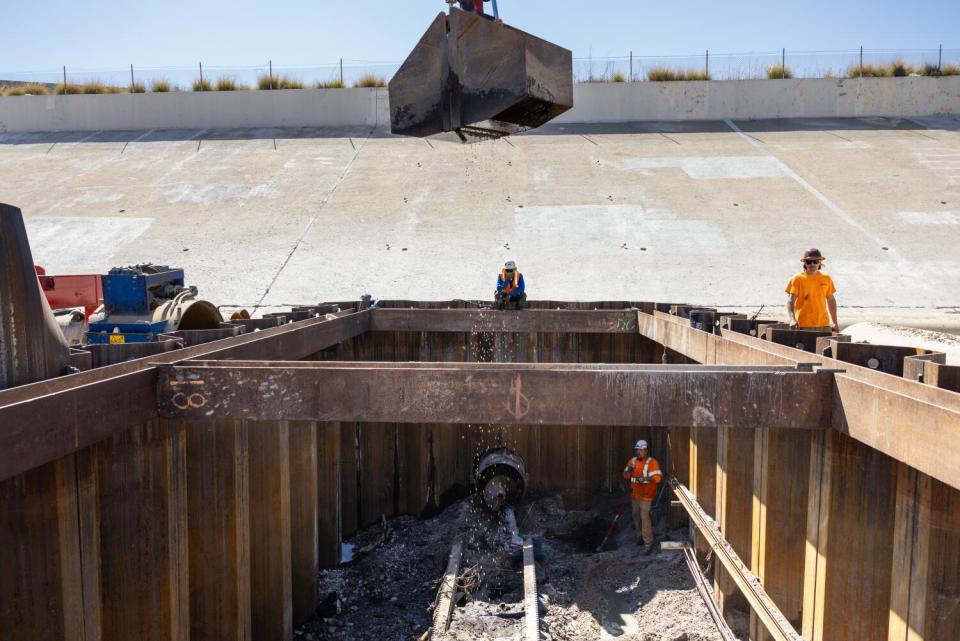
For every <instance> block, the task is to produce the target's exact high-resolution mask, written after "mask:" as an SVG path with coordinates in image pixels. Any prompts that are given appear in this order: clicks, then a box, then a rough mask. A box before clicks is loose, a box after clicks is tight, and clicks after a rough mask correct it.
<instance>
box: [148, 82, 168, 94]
mask: <svg viewBox="0 0 960 641" xmlns="http://www.w3.org/2000/svg"><path fill="white" fill-rule="evenodd" d="M172 90H173V88H172V87H171V86H170V81H169V80H167V79H165V78H157V79H156V80H153V81H151V82H150V91H152V92H153V93H167V92H169V91H172Z"/></svg>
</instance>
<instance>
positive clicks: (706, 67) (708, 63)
mask: <svg viewBox="0 0 960 641" xmlns="http://www.w3.org/2000/svg"><path fill="white" fill-rule="evenodd" d="M706 60H707V62H706V66H705V67H704V73H705V74H706V76H707V77H706V78H705V80H710V50H709V49H707V53H706Z"/></svg>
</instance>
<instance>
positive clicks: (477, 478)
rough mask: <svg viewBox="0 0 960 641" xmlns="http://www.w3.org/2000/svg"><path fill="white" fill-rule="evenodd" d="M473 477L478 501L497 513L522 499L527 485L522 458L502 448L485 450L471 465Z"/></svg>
mask: <svg viewBox="0 0 960 641" xmlns="http://www.w3.org/2000/svg"><path fill="white" fill-rule="evenodd" d="M473 480H474V483H475V484H476V486H477V495H478V497H479V499H480V502H481V504H482V505H483V506H484V507H486V508H487V509H488V510H490V511H491V512H499V511H500V510H502V509H503V508H504V507H506V506H508V505H513V504H515V503H517V502H518V501H519V500H520V499H521V498H523V493H524V491H525V490H526V487H527V470H526V467H525V465H524V463H523V457H521V456H520V455H519V454H517V453H516V452H514V451H513V450H510V449H507V448H505V447H500V448H497V449H493V450H490V451H488V452H485V453H483V454H481V455H480V457H479V458H478V459H477V462H476V464H475V465H474V468H473Z"/></svg>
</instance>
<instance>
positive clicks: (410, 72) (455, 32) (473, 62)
mask: <svg viewBox="0 0 960 641" xmlns="http://www.w3.org/2000/svg"><path fill="white" fill-rule="evenodd" d="M389 93H390V129H391V131H392V132H393V133H395V134H401V135H405V136H419V137H425V136H432V135H435V134H441V133H445V132H455V133H456V135H457V137H458V138H459V139H460V140H462V141H464V142H471V141H474V140H483V139H489V138H499V137H501V136H506V135H509V134H512V133H518V132H521V131H524V130H527V129H533V128H535V127H539V126H540V125H543V124H544V123H546V122H548V121H550V120H552V119H553V118H556V117H557V116H559V115H560V114H562V113H563V112H565V111H567V110H568V109H570V108H571V107H572V106H573V56H572V54H571V53H570V51H569V50H568V49H564V48H563V47H558V46H557V45H555V44H553V43H550V42H547V41H546V40H542V39H540V38H537V37H536V36H532V35H530V34H528V33H524V32H523V31H520V30H519V29H514V28H513V27H509V26H507V25H504V24H498V23H496V22H494V21H493V20H490V19H488V18H485V17H481V16H479V15H477V14H475V13H468V12H466V11H461V10H460V9H451V10H450V14H449V15H446V14H443V13H441V14H439V15H438V16H437V17H436V18H435V19H434V21H433V22H432V23H431V25H430V27H429V28H428V29H427V31H426V33H424V35H423V37H422V38H421V39H420V42H419V43H418V44H417V46H416V47H415V48H414V50H413V51H412V52H411V53H410V56H409V57H407V59H406V60H405V61H404V63H403V65H402V66H401V67H400V69H399V71H397V73H396V75H394V77H393V78H392V79H391V80H390V85H389Z"/></svg>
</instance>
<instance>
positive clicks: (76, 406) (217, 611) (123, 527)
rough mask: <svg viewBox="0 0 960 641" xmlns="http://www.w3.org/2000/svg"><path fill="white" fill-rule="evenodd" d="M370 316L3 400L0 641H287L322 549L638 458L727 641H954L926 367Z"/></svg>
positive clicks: (619, 305)
mask: <svg viewBox="0 0 960 641" xmlns="http://www.w3.org/2000/svg"><path fill="white" fill-rule="evenodd" d="M381 307H382V308H381V309H362V310H361V309H359V308H358V306H357V305H356V304H354V303H328V304H323V305H320V306H317V307H315V308H302V309H298V310H296V311H291V312H290V313H289V315H288V316H287V317H286V318H283V319H281V320H277V319H273V320H267V321H248V325H244V324H242V323H241V324H239V325H238V326H239V329H237V330H230V331H231V333H235V334H236V335H232V336H228V337H226V338H221V339H219V340H213V341H212V342H206V343H201V344H195V345H190V346H187V347H183V348H180V349H174V350H172V351H165V352H162V353H158V354H154V355H150V356H147V357H145V358H139V359H137V360H132V361H125V362H120V363H116V364H113V365H106V366H103V367H98V368H93V369H89V370H88V371H82V372H79V373H76V374H72V375H69V376H62V377H57V378H51V379H48V380H43V381H38V382H35V383H30V384H26V385H21V386H18V387H13V388H10V389H6V390H2V391H0V479H2V481H0V510H2V514H3V521H2V524H0V603H2V607H0V639H24V638H28V639H31V640H39V639H88V640H89V639H121V638H122V639H130V638H137V639H165V640H174V639H178V640H180V639H289V638H291V637H292V631H293V627H294V626H295V625H296V624H298V623H300V622H302V621H304V620H306V619H309V618H310V617H311V616H313V612H314V607H315V605H316V600H317V593H316V590H317V587H316V581H315V577H316V574H317V571H318V569H319V568H320V567H323V566H329V565H333V564H336V563H337V561H338V559H339V547H340V541H341V540H342V539H343V538H345V537H347V536H350V535H351V534H352V533H354V532H356V531H357V530H358V529H359V528H362V527H364V526H366V525H369V524H372V523H374V522H376V521H377V520H378V519H380V518H381V516H382V515H387V516H391V515H399V514H414V515H424V514H429V513H431V512H435V511H436V510H439V509H442V508H443V507H444V506H445V505H447V504H449V503H450V502H451V501H452V500H454V499H455V498H458V497H460V496H462V494H463V492H464V491H465V488H466V485H467V484H468V482H469V475H470V465H471V456H472V454H473V453H474V452H476V451H480V450H482V449H484V448H487V447H490V446H499V445H507V446H509V447H511V448H512V449H514V450H516V451H517V452H518V453H520V454H521V455H522V456H523V457H524V459H525V461H526V463H527V469H528V473H529V479H530V483H531V487H532V488H534V489H544V490H551V491H557V492H560V493H561V494H562V495H563V496H564V500H566V501H569V502H570V503H571V504H572V505H576V504H577V503H578V502H580V503H582V502H584V501H586V500H588V497H589V495H590V493H591V492H594V491H599V490H603V489H612V488H613V487H614V485H615V483H616V481H617V478H618V475H619V471H620V468H621V466H622V459H623V456H624V455H626V454H629V451H630V448H631V444H632V442H633V441H634V440H635V439H636V438H639V437H645V438H648V439H649V440H650V441H651V447H652V449H653V451H654V453H655V454H657V455H658V457H659V458H660V459H661V462H662V463H663V464H664V466H665V467H666V468H667V470H668V472H669V475H671V476H674V477H676V479H677V482H678V483H679V484H682V485H683V486H685V487H687V488H689V491H687V490H686V489H684V490H683V492H684V494H683V496H682V497H681V498H682V499H687V498H691V497H692V500H694V501H695V505H694V504H693V503H691V504H689V505H684V507H686V508H687V509H688V510H689V509H693V510H694V511H695V512H696V513H697V516H696V518H693V519H691V521H692V523H693V524H694V526H696V527H695V528H694V529H693V531H692V534H693V538H694V545H695V549H696V551H697V553H698V554H700V555H701V557H702V556H703V555H705V554H706V553H707V551H708V550H713V552H714V553H715V554H719V552H718V551H717V550H718V547H722V548H723V549H724V550H725V551H727V552H729V553H730V554H731V555H732V556H731V558H734V557H735V558H736V559H737V562H738V563H739V565H730V566H727V565H725V564H718V566H717V571H716V576H715V585H714V593H715V596H716V599H717V606H718V609H719V610H720V611H721V612H726V611H727V610H728V609H731V608H737V609H740V610H743V611H748V610H749V611H751V616H752V627H753V636H752V638H775V639H783V638H796V635H798V634H801V635H802V636H803V637H804V638H806V639H811V640H817V639H818V640H824V641H825V640H831V641H832V640H834V639H839V640H854V639H860V640H870V641H874V640H876V639H888V640H893V639H897V640H898V641H899V640H901V639H908V638H909V639H925V640H931V639H943V640H947V639H950V640H955V639H957V638H960V605H958V604H960V491H958V488H960V438H958V436H960V394H958V393H957V391H956V389H955V388H954V389H950V387H951V385H952V383H951V380H955V379H951V376H954V374H955V372H954V370H953V369H952V368H950V367H948V366H946V365H943V364H942V360H939V359H938V358H937V355H935V354H920V355H917V354H902V353H899V352H898V353H897V354H894V356H893V357H887V356H885V355H888V354H890V353H891V352H890V349H886V348H883V347H882V346H856V345H855V344H850V343H847V344H845V343H844V342H843V339H842V338H840V339H832V340H831V339H830V338H829V337H827V338H826V340H823V339H821V341H820V343H821V345H820V348H819V349H818V351H817V352H811V351H801V350H798V349H797V348H796V347H795V345H796V344H803V341H805V340H807V337H802V341H801V340H796V337H792V336H787V337H786V338H784V339H783V340H782V341H779V342H778V341H773V340H765V339H763V338H760V337H759V336H751V335H750V333H749V332H750V331H753V332H754V333H759V332H757V331H756V330H757V328H756V326H752V325H749V324H747V325H743V327H741V328H740V329H741V330H743V331H745V332H747V333H741V331H736V330H735V329H730V327H731V326H733V325H735V323H733V322H732V321H727V322H724V323H723V324H722V328H721V329H717V330H715V331H703V330H702V329H699V328H697V327H695V326H694V325H693V324H692V323H691V321H690V319H689V318H685V317H684V309H683V308H682V306H670V305H660V304H654V303H645V302H635V301H627V302H602V303H565V302H557V301H543V302H535V303H533V304H532V305H531V307H532V309H528V310H524V311H520V312H493V311H488V310H479V309H475V308H470V306H469V304H468V303H465V302H450V303H444V302H441V303H436V302H434V303H419V302H416V301H384V302H382V303H381ZM558 307H559V308H561V309H557V308H558ZM671 307H673V310H672V311H673V312H674V313H670V311H671ZM337 309H339V310H341V311H335V310H337ZM288 321H292V322H288ZM276 323H281V324H276ZM271 325H273V326H271ZM253 329H259V331H256V332H253V331H252V330H253ZM777 331H781V332H782V329H778V330H777ZM782 335H783V334H782V333H781V336H782ZM784 341H786V342H788V344H787V345H784V344H781V343H782V342H784ZM790 341H792V343H791V342H790ZM813 344H814V345H816V341H813ZM867 352H869V354H868V353H867ZM823 353H829V356H824V355H823ZM878 355H879V357H878ZM865 359H872V360H873V361H875V362H876V363H878V364H879V369H877V368H873V369H871V368H870V367H867V366H863V365H860V364H859V363H861V362H866V360H865ZM108 360H109V359H108ZM888 372H891V373H888ZM920 380H923V381H925V382H919V381H920ZM481 428H482V429H481ZM681 502H683V501H681ZM701 512H702V514H701ZM692 513H693V512H691V514H692ZM697 528H700V529H697ZM711 528H712V529H711ZM730 567H737V568H741V569H742V570H743V571H744V572H747V574H745V575H742V576H740V575H738V576H733V574H732V573H731V571H730V570H729V568H730ZM439 570H442V568H440V569H439ZM439 573H440V572H438V575H439ZM748 575H749V576H748ZM745 576H746V579H744V577H745ZM751 576H752V577H754V578H753V579H751V578H750V577H751ZM761 584H762V590H760V591H761V592H763V595H764V597H765V599H766V601H765V602H764V603H763V604H762V607H761V605H758V604H759V603H760V602H759V601H757V596H756V594H755V593H754V592H757V590H754V589H752V588H755V587H757V586H759V585H761ZM768 608H772V609H773V610H774V611H776V613H777V614H778V615H779V618H777V617H773V618H775V619H776V625H773V624H771V621H772V620H773V619H771V615H770V612H769V611H768ZM784 621H785V622H786V627H787V628H792V629H791V630H787V631H782V630H781V631H780V632H778V631H777V630H776V629H775V628H776V627H777V626H782V625H783V622H784ZM768 628H769V631H768ZM419 632H420V631H410V633H411V634H410V636H413V634H414V633H417V634H419Z"/></svg>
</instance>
